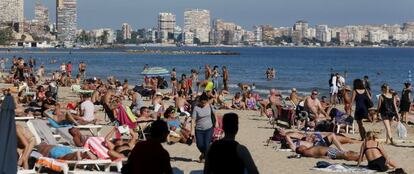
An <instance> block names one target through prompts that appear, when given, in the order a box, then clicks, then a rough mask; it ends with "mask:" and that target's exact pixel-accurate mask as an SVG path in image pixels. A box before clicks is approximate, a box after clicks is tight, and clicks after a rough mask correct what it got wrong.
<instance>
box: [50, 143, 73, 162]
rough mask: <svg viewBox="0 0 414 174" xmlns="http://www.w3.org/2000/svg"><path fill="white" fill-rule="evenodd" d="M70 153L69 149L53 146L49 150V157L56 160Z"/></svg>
mask: <svg viewBox="0 0 414 174" xmlns="http://www.w3.org/2000/svg"><path fill="white" fill-rule="evenodd" d="M71 153H72V149H71V148H70V147H66V146H55V147H53V148H52V149H51V150H50V152H49V155H50V157H51V158H55V159H57V158H60V157H63V156H66V155H68V154H71Z"/></svg>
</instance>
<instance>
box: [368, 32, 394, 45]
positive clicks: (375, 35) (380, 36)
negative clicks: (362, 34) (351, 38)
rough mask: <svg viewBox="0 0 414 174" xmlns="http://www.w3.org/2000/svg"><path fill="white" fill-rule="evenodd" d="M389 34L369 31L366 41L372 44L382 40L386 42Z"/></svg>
mask: <svg viewBox="0 0 414 174" xmlns="http://www.w3.org/2000/svg"><path fill="white" fill-rule="evenodd" d="M388 39H389V34H388V32H387V31H384V30H370V31H369V33H368V41H370V42H372V43H380V42H381V41H383V40H388Z"/></svg>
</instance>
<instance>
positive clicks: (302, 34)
mask: <svg viewBox="0 0 414 174" xmlns="http://www.w3.org/2000/svg"><path fill="white" fill-rule="evenodd" d="M308 27H309V24H308V22H306V21H303V20H300V21H297V22H296V23H295V25H293V35H292V41H293V42H294V43H295V44H299V43H302V41H303V39H304V38H306V37H307V35H308V34H307V31H308Z"/></svg>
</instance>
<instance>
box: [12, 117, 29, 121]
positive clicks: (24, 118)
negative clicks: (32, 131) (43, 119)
mask: <svg viewBox="0 0 414 174" xmlns="http://www.w3.org/2000/svg"><path fill="white" fill-rule="evenodd" d="M14 120H16V121H29V120H34V117H14Z"/></svg>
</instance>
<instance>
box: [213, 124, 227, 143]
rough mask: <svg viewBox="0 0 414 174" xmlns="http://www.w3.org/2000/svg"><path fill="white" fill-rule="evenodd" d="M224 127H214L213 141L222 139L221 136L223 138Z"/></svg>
mask: <svg viewBox="0 0 414 174" xmlns="http://www.w3.org/2000/svg"><path fill="white" fill-rule="evenodd" d="M223 132H224V131H223V129H222V128H218V127H216V128H214V132H213V136H212V137H211V142H214V141H217V140H220V139H221V138H223Z"/></svg>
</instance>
